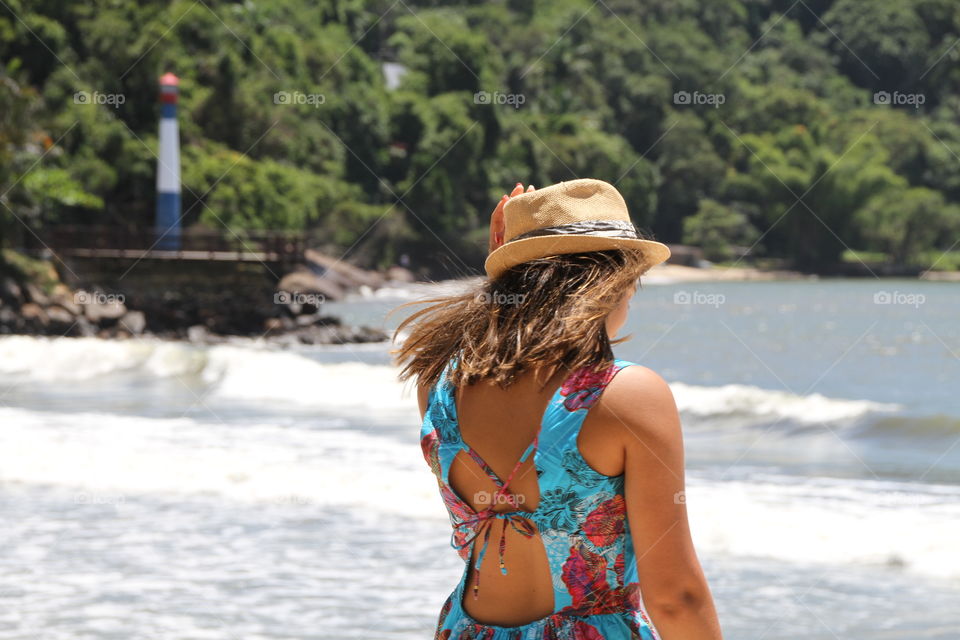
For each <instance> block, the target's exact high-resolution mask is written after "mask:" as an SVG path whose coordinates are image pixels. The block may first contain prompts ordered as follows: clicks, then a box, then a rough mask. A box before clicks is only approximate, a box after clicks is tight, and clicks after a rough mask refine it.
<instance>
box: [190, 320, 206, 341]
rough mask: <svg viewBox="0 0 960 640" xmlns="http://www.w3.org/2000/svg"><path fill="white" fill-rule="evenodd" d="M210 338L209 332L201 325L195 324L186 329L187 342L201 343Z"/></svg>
mask: <svg viewBox="0 0 960 640" xmlns="http://www.w3.org/2000/svg"><path fill="white" fill-rule="evenodd" d="M209 337H210V332H209V331H208V330H207V328H206V327H205V326H203V325H202V324H195V325H193V326H192V327H189V328H188V329H187V340H189V341H190V342H197V343H203V342H206V341H207V340H208V338H209Z"/></svg>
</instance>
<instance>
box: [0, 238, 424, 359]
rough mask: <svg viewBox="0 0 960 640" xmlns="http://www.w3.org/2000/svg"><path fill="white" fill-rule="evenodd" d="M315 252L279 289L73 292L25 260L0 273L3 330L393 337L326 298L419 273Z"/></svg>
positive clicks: (40, 264) (331, 340)
mask: <svg viewBox="0 0 960 640" xmlns="http://www.w3.org/2000/svg"><path fill="white" fill-rule="evenodd" d="M8 257H9V255H8ZM310 257H311V260H309V261H308V262H307V264H305V265H302V266H301V267H298V268H297V269H296V270H294V271H292V272H291V273H289V274H287V275H286V276H284V277H283V278H281V280H280V282H278V283H276V285H269V284H262V285H261V286H252V287H244V286H243V285H242V284H239V285H232V286H231V284H224V285H223V286H221V287H218V288H217V287H211V286H210V283H198V284H197V285H196V286H190V285H180V286H177V287H170V288H161V289H160V290H158V291H156V292H152V293H149V292H145V291H142V290H140V289H137V288H136V287H131V288H130V290H129V291H127V292H124V291H118V290H116V289H113V288H107V287H99V286H89V287H86V288H81V287H77V288H71V287H69V286H68V285H67V284H65V283H64V282H62V281H61V279H60V276H59V273H58V272H57V269H55V268H54V266H53V264H51V263H50V262H46V261H39V260H29V261H28V260H27V259H23V258H17V262H19V264H11V263H10V261H8V262H6V263H5V264H4V265H3V267H4V268H3V269H2V270H0V335H12V334H21V335H36V336H49V337H61V336H62V337H97V338H104V339H133V338H141V337H154V338H159V339H168V340H184V341H189V342H192V343H199V344H215V343H221V342H225V341H228V340H231V339H234V338H237V337H244V338H257V339H264V340H267V341H270V342H275V343H279V344H284V345H297V344H301V345H316V344H349V343H365V342H382V341H385V340H389V338H390V336H389V335H388V334H387V333H385V332H384V331H382V330H380V329H378V328H374V327H366V326H350V325H346V324H344V323H342V322H341V321H340V319H339V318H337V317H335V316H333V315H330V314H328V313H325V312H324V307H325V304H326V303H327V302H329V301H335V300H340V299H342V298H343V297H344V296H345V295H347V294H348V293H350V292H352V291H357V290H359V289H360V288H362V287H366V288H368V289H376V288H379V287H381V286H396V285H398V284H406V283H409V282H412V281H413V280H414V278H413V276H412V275H411V274H410V273H409V272H406V271H405V270H402V269H396V268H395V269H392V270H390V271H388V272H386V273H379V272H370V271H364V270H362V269H358V268H356V267H353V266H350V265H346V264H341V263H339V262H338V261H334V260H332V259H328V258H325V257H323V256H319V255H317V254H315V255H312V256H310ZM318 262H322V263H323V264H319V266H318ZM24 265H27V266H29V270H26V269H24V268H23V266H24ZM18 267H19V268H18Z"/></svg>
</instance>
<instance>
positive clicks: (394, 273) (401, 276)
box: [387, 266, 417, 282]
mask: <svg viewBox="0 0 960 640" xmlns="http://www.w3.org/2000/svg"><path fill="white" fill-rule="evenodd" d="M387 280H390V281H393V282H416V281H417V277H416V276H415V275H413V272H412V271H410V269H407V268H405V267H397V266H394V267H390V268H389V269H387Z"/></svg>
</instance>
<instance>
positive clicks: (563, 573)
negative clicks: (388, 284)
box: [420, 359, 659, 640]
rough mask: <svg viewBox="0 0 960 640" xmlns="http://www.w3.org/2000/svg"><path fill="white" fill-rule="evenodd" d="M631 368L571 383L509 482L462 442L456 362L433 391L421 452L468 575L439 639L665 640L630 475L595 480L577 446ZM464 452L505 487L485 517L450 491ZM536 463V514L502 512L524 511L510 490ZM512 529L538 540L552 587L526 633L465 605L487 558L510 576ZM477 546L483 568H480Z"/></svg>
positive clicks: (579, 374) (451, 600) (557, 396)
mask: <svg viewBox="0 0 960 640" xmlns="http://www.w3.org/2000/svg"><path fill="white" fill-rule="evenodd" d="M632 364H634V363H632V362H627V361H625V360H619V359H617V360H614V361H613V363H612V364H611V365H610V366H609V367H608V368H606V369H605V370H603V371H602V372H600V373H596V372H590V371H588V370H586V369H584V370H580V371H574V372H573V373H572V374H571V375H569V376H568V377H567V378H566V380H564V382H563V383H562V384H561V385H560V386H559V387H558V388H557V390H556V391H555V392H554V394H553V396H552V398H551V399H550V401H549V403H548V404H547V408H546V411H545V412H544V414H543V417H542V420H541V424H540V430H539V432H538V433H537V435H536V437H535V438H534V439H533V441H532V442H531V443H530V446H529V447H527V449H526V451H525V452H524V453H523V455H522V456H521V458H520V460H519V461H518V462H517V465H516V466H515V467H514V469H513V472H512V473H511V474H510V475H509V476H508V477H506V478H503V479H501V478H500V477H498V476H497V474H495V473H494V472H493V470H492V469H491V468H490V466H489V465H488V464H486V463H485V462H484V461H483V459H482V458H481V457H480V456H479V455H478V454H477V452H476V451H474V450H473V448H472V447H470V446H469V445H467V444H466V443H465V442H464V440H463V437H462V435H461V433H460V427H459V424H458V421H457V407H456V402H455V395H454V393H455V388H454V386H453V385H452V384H451V383H450V382H449V377H448V372H449V370H450V368H451V367H455V366H456V361H455V360H454V361H451V362H450V363H449V364H448V365H447V367H446V368H445V369H444V371H443V373H442V374H441V377H440V379H439V380H438V381H437V383H436V384H435V385H434V386H433V387H432V388H431V389H430V393H429V396H428V401H427V408H426V412H425V414H424V419H423V425H422V427H421V433H420V444H421V447H422V449H423V455H424V457H425V458H426V461H427V463H428V464H429V465H430V469H431V470H432V472H433V473H434V475H435V476H436V478H437V482H438V484H439V487H440V495H441V497H442V499H443V503H444V505H445V506H446V509H447V512H448V513H449V516H450V522H451V524H452V525H453V533H452V537H451V541H450V543H451V546H453V547H454V549H456V550H457V552H458V553H459V554H460V557H461V558H462V559H463V560H464V563H465V566H464V572H463V575H462V577H461V579H460V581H459V583H458V584H457V586H456V588H455V589H454V590H453V593H451V594H450V595H449V597H448V598H447V599H446V601H445V602H444V603H443V605H442V607H441V610H440V615H439V620H438V623H437V628H436V633H435V640H466V639H483V640H533V639H536V640H601V639H606V640H610V639H623V640H634V639H641V640H659V635H658V634H657V632H656V630H655V628H654V626H653V624H652V623H651V622H650V619H649V617H648V616H647V614H646V611H645V610H644V607H643V599H642V597H641V594H640V584H639V581H638V576H637V566H636V556H635V553H634V548H633V544H632V540H631V537H630V529H629V526H628V522H627V513H626V504H625V502H624V476H623V474H621V475H619V476H608V475H605V474H602V473H600V472H598V471H596V470H595V469H593V468H592V467H591V466H590V465H589V464H588V463H587V461H586V460H585V459H584V458H583V456H582V455H581V453H580V450H579V448H578V446H577V436H578V435H579V433H580V428H581V425H582V424H583V421H584V419H585V418H586V416H587V413H588V412H589V410H590V408H591V407H592V406H593V405H594V404H595V403H596V401H597V399H598V398H599V397H600V394H601V393H602V392H603V390H604V388H605V387H606V386H607V384H609V383H610V381H611V380H612V379H613V377H614V376H615V375H616V374H617V372H618V371H620V370H621V369H623V368H624V367H626V366H629V365H632ZM461 452H465V454H466V455H469V456H470V457H471V458H472V459H473V460H474V461H476V463H477V465H478V466H479V467H480V468H481V469H483V470H484V472H485V473H486V474H487V475H488V476H489V477H490V479H491V480H492V481H493V482H494V484H495V485H496V486H497V487H498V489H497V492H496V493H497V495H495V496H494V497H493V498H492V499H491V500H490V501H489V503H490V507H488V508H486V509H483V510H480V511H476V510H474V508H473V507H472V506H471V505H470V504H469V503H468V502H466V501H464V500H463V499H461V497H460V496H458V495H457V493H456V492H455V491H454V490H453V488H452V487H451V486H450V484H449V472H450V466H451V464H452V463H453V460H454V458H455V457H456V456H457V454H459V453H461ZM531 455H532V456H533V465H534V468H535V469H536V474H537V481H538V485H539V489H540V500H539V502H538V504H537V508H536V509H535V510H522V509H517V510H505V511H500V510H494V506H495V505H497V504H502V503H503V502H504V501H505V499H506V501H507V502H508V505H509V506H518V505H515V504H513V503H510V502H509V496H510V493H509V484H510V481H511V480H512V479H513V476H514V474H515V473H516V471H517V469H518V468H519V467H520V466H521V465H522V464H523V463H524V462H525V461H526V460H527V459H528V458H529V456H531ZM508 527H509V528H512V529H513V530H514V531H515V532H517V533H519V534H522V535H523V536H525V537H527V538H532V537H534V536H535V535H536V534H539V538H540V540H541V541H542V542H543V548H544V550H545V552H546V557H547V562H548V564H549V569H550V574H551V579H552V584H553V598H554V600H553V601H554V610H553V613H552V614H550V615H548V616H545V617H542V618H539V619H537V620H534V621H532V622H529V623H526V624H523V625H520V626H498V625H491V624H483V623H481V622H479V621H477V620H475V619H473V618H472V617H471V616H470V615H468V614H467V612H466V611H465V610H464V608H463V602H464V597H465V596H466V597H475V596H476V594H477V592H478V591H482V585H480V584H478V582H479V578H480V572H479V571H478V570H476V569H478V568H479V566H480V565H481V563H482V562H483V561H484V559H485V558H486V557H487V555H488V553H490V554H498V555H499V562H500V570H501V572H503V573H506V572H507V570H508V567H506V566H505V565H504V562H503V552H504V543H505V538H506V530H507V528H508ZM497 543H499V544H497ZM477 545H480V551H479V555H478V556H476V565H477V567H472V566H471V565H472V564H473V562H472V560H473V559H474V557H475V554H474V547H475V546H477ZM488 547H489V548H488ZM488 588H489V587H488Z"/></svg>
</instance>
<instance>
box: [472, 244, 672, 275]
mask: <svg viewBox="0 0 960 640" xmlns="http://www.w3.org/2000/svg"><path fill="white" fill-rule="evenodd" d="M611 249H626V250H634V251H637V250H639V251H640V252H641V253H642V254H643V259H644V264H645V266H644V271H646V270H647V269H649V268H650V267H652V266H654V265H657V264H660V263H661V262H664V261H665V260H666V259H667V258H669V257H670V249H669V248H668V247H667V245H665V244H663V243H662V242H657V241H655V240H641V239H638V238H610V237H606V236H586V235H573V234H571V235H554V236H540V237H535V238H524V239H523V240H515V241H513V242H508V243H506V244H504V245H502V246H500V247H498V248H496V249H494V251H493V252H492V253H491V254H490V255H489V256H487V260H486V262H485V263H484V265H483V267H484V269H485V270H486V272H487V276H488V277H489V278H491V279H493V278H498V277H500V275H501V274H502V273H503V272H504V271H506V270H507V269H509V268H510V267H514V266H516V265H518V264H522V263H524V262H529V261H530V260H535V259H537V258H543V257H547V256H553V255H564V254H568V253H583V252H586V251H609V250H611Z"/></svg>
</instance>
